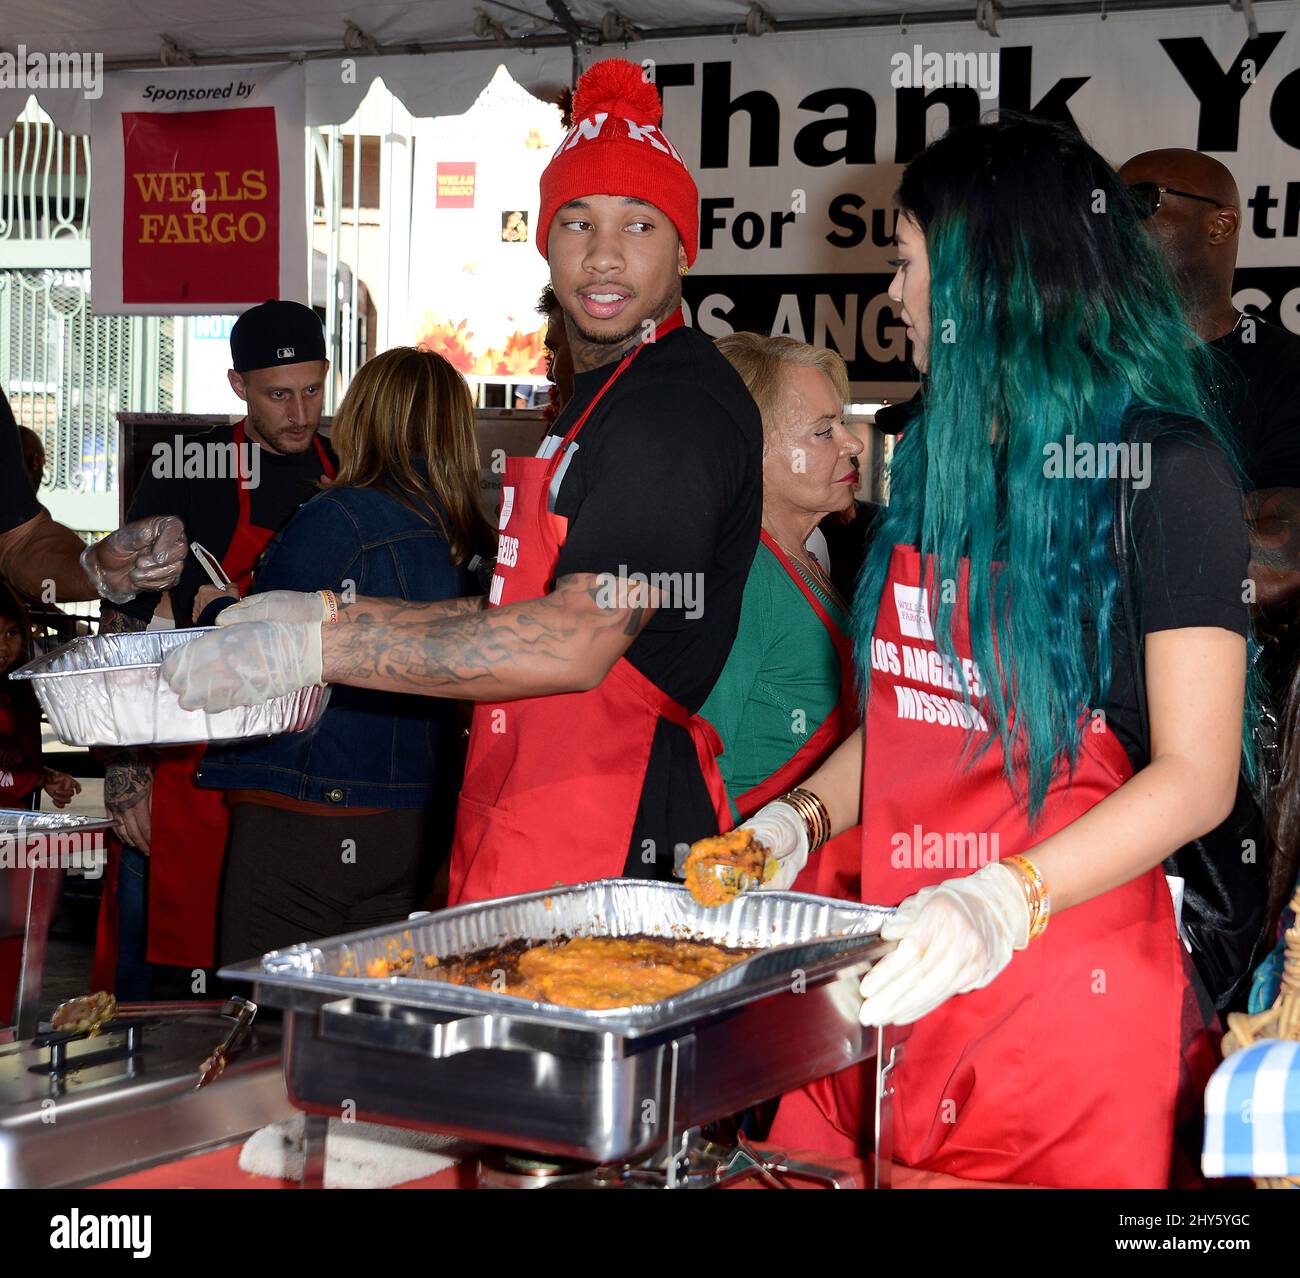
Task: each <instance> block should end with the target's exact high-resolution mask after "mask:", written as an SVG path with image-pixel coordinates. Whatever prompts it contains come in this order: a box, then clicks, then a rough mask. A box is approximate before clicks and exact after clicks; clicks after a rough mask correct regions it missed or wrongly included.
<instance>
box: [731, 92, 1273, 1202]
mask: <svg viewBox="0 0 1300 1278" xmlns="http://www.w3.org/2000/svg"><path fill="white" fill-rule="evenodd" d="M898 202H899V205H900V209H901V215H900V219H899V224H898V235H897V243H898V258H897V261H896V263H895V266H896V269H897V274H896V275H895V277H894V280H893V282H892V284H891V286H890V296H891V297H892V298H893V300H894V303H895V305H896V306H897V307H898V308H899V310H900V312H901V316H902V319H903V321H904V323H905V324H906V325H907V326H908V330H907V331H908V336H909V338H910V339H911V341H912V346H913V353H914V359H915V363H916V365H917V368H918V370H920V371H921V372H923V373H928V385H927V392H926V399H925V404H924V407H923V409H922V411H921V413H920V415H919V417H918V419H917V420H916V421H915V422H914V423H912V424H911V425H910V426H909V429H908V431H907V433H906V435H905V436H904V438H903V440H902V443H901V444H900V445H899V447H898V450H897V452H896V454H895V461H894V471H893V476H892V480H891V490H892V500H891V503H890V506H889V508H888V510H887V512H886V514H885V516H884V517H883V521H882V525H881V527H880V531H879V532H878V534H877V535H876V537H875V538H874V540H873V542H872V546H871V548H870V551H869V554H868V558H867V561H866V564H865V565H864V568H863V573H862V576H861V579H860V581H859V586H858V591H857V594H856V598H855V601H854V607H853V618H852V627H851V628H852V631H853V634H854V639H855V644H856V653H857V660H858V665H859V670H860V679H861V683H862V686H863V687H864V689H865V696H864V708H865V718H864V723H863V727H862V728H861V729H860V730H859V731H857V732H855V733H854V734H853V736H851V737H849V738H848V739H847V740H846V741H845V743H844V744H843V745H842V746H841V747H840V748H839V750H838V751H837V752H836V753H835V754H834V755H832V756H831V757H830V759H829V760H828V761H827V762H826V763H825V764H823V765H822V766H821V767H820V768H819V769H818V770H817V771H816V772H814V773H813V774H812V775H811V776H810V777H808V778H807V779H806V780H805V781H804V782H803V783H802V785H801V786H800V787H798V788H797V789H796V790H795V791H794V792H792V794H791V796H788V797H784V798H782V799H779V800H776V801H775V802H772V803H769V804H768V805H767V806H766V807H765V808H763V809H761V810H760V811H759V812H758V813H756V814H755V816H754V817H753V818H752V819H751V820H750V821H748V822H747V823H746V824H747V825H748V826H749V827H751V828H752V829H753V830H754V831H755V835H756V837H757V838H758V839H759V841H761V842H764V843H766V844H767V846H768V847H769V848H770V849H771V850H772V852H774V853H775V854H776V856H777V858H778V861H779V862H780V863H781V864H782V866H783V874H782V876H781V877H782V878H787V877H788V875H789V872H790V869H792V868H794V867H797V866H798V865H799V864H800V863H802V861H803V860H804V859H805V858H806V856H807V854H808V849H809V847H810V846H815V845H816V844H817V843H818V842H819V841H821V840H823V839H825V838H826V837H828V836H834V835H836V834H838V833H839V832H841V831H843V830H845V829H847V828H849V827H851V826H852V825H853V824H854V823H855V822H857V821H858V820H859V819H861V822H862V827H863V835H862V895H863V899H864V900H867V901H874V902H879V903H882V904H887V905H896V906H897V907H898V909H897V912H896V914H895V915H894V916H893V918H892V920H891V921H890V922H889V923H888V924H887V926H886V935H887V936H889V937H891V938H893V939H895V940H897V941H898V945H897V948H896V949H895V950H894V952H893V953H891V954H889V955H888V956H887V957H886V958H884V959H883V960H882V961H881V962H880V963H878V964H877V965H876V967H875V968H874V969H873V970H872V971H871V972H869V973H868V974H867V976H866V977H865V978H864V980H863V983H862V993H863V995H864V1001H863V1003H862V1007H861V1020H862V1021H863V1023H864V1024H871V1025H876V1024H888V1023H895V1024H903V1023H909V1022H917V1023H916V1024H915V1025H914V1027H913V1030H912V1033H911V1037H910V1038H909V1040H908V1041H907V1043H906V1045H905V1048H904V1054H903V1059H902V1063H901V1065H900V1066H899V1068H898V1073H897V1076H896V1079H895V1082H896V1093H897V1094H896V1097H895V1101H894V1105H895V1149H896V1152H897V1155H898V1157H899V1159H900V1160H901V1161H902V1162H903V1163H905V1164H908V1165H911V1166H914V1167H919V1168H924V1169H929V1170H932V1171H935V1172H942V1173H948V1174H951V1175H955V1176H960V1177H963V1178H967V1179H972V1180H983V1181H1001V1182H1018V1183H1028V1184H1039V1185H1058V1186H1116V1187H1119V1186H1160V1185H1164V1184H1166V1183H1167V1181H1168V1176H1169V1170H1170V1161H1171V1155H1172V1150H1173V1129H1174V1124H1175V1110H1176V1103H1177V1099H1178V1096H1179V1091H1180V1089H1179V1084H1180V1078H1181V1077H1182V1076H1183V1073H1184V1062H1185V1061H1186V1060H1188V1059H1190V1057H1189V1055H1188V1049H1189V1048H1190V1047H1191V1046H1193V1045H1195V1046H1198V1047H1205V1046H1206V1043H1207V1037H1206V1034H1205V1024H1204V1021H1203V1020H1202V1019H1201V1018H1200V1017H1199V1016H1193V1015H1191V1014H1190V1013H1191V1012H1192V1011H1194V1010H1195V999H1194V997H1193V996H1192V986H1191V984H1190V983H1189V971H1190V965H1189V964H1188V963H1187V962H1186V954H1185V951H1184V950H1183V948H1182V946H1181V945H1180V943H1179V940H1178V936H1177V932H1176V921H1175V910H1174V904H1173V901H1172V898H1171V894H1170V892H1169V889H1168V887H1167V886H1166V882H1165V878H1164V875H1163V873H1162V871H1161V863H1162V862H1163V861H1164V859H1165V858H1166V857H1167V856H1169V854H1170V853H1172V852H1173V851H1174V850H1175V849H1177V848H1179V847H1181V846H1182V845H1184V844H1185V843H1187V842H1188V841H1189V840H1191V839H1192V838H1194V837H1196V836H1198V835H1200V834H1203V833H1205V832H1206V831H1208V830H1210V829H1212V828H1214V827H1215V826H1217V825H1218V824H1220V823H1221V822H1222V821H1223V820H1224V819H1225V817H1226V816H1227V814H1228V812H1229V811H1230V809H1231V808H1232V805H1233V801H1234V798H1235V795H1236V792H1237V780H1238V773H1239V768H1240V762H1241V742H1242V724H1243V705H1244V701H1245V678H1246V673H1245V672H1246V633H1247V627H1248V622H1247V610H1246V604H1245V602H1244V600H1243V581H1244V579H1245V577H1246V564H1247V557H1248V547H1247V538H1246V528H1245V525H1244V521H1243V516H1242V501H1241V492H1240V487H1239V484H1238V481H1237V477H1236V472H1235V470H1234V467H1233V465H1232V463H1231V462H1230V460H1229V458H1228V455H1227V453H1226V451H1225V446H1224V443H1223V437H1222V434H1221V431H1220V429H1219V427H1218V426H1217V425H1216V424H1215V423H1214V422H1208V421H1206V420H1205V410H1204V408H1203V399H1202V393H1201V385H1202V377H1203V370H1202V369H1201V368H1200V367H1199V361H1200V359H1201V357H1202V356H1201V352H1200V348H1199V346H1198V344H1196V343H1195V342H1194V341H1193V340H1192V334H1191V333H1190V331H1189V330H1188V328H1187V327H1186V325H1185V323H1184V321H1183V319H1182V318H1181V312H1180V308H1179V305H1178V301H1177V299H1176V297H1175V295H1174V292H1173V290H1172V288H1171V285H1170V283H1169V281H1168V277H1167V276H1166V274H1165V271H1164V268H1163V266H1162V265H1161V263H1160V261H1159V260H1158V258H1157V257H1156V255H1155V250H1154V249H1153V247H1152V245H1151V244H1150V242H1149V239H1148V237H1147V236H1145V235H1143V234H1142V230H1141V227H1140V224H1139V219H1138V215H1137V212H1136V210H1135V208H1134V206H1133V203H1132V200H1131V197H1130V196H1129V195H1128V193H1127V191H1126V189H1125V187H1124V186H1123V184H1122V183H1121V182H1120V181H1119V179H1118V177H1117V176H1116V175H1115V173H1114V172H1113V171H1112V170H1111V168H1110V167H1109V165H1107V164H1106V162H1105V161H1104V160H1103V159H1102V157H1101V156H1100V155H1098V154H1097V152H1096V151H1094V150H1093V149H1092V148H1091V147H1090V146H1088V144H1087V143H1086V142H1085V141H1084V140H1083V139H1082V138H1081V137H1080V136H1079V135H1078V133H1077V132H1075V131H1073V130H1072V129H1068V128H1065V127H1062V126H1058V125H1055V124H1049V123H1046V122H1043V121H1037V120H1032V119H1025V118H1016V117H1009V118H1003V119H1001V120H999V121H998V122H996V123H987V124H980V125H977V126H973V127H968V128H964V129H960V130H955V131H953V132H952V133H950V134H949V135H948V136H947V137H945V138H943V139H941V140H939V141H938V142H936V143H934V144H933V145H932V146H930V147H929V148H928V149H927V150H926V151H924V152H923V153H922V154H921V155H920V156H919V157H917V158H916V159H915V160H914V161H913V162H912V163H911V164H910V165H909V166H908V168H907V170H906V171H905V173H904V175H903V179H902V184H901V187H900V189H899V193H898ZM1121 512H1122V518H1121V517H1120V516H1121ZM1117 522H1118V523H1119V525H1120V526H1121V529H1123V534H1122V535H1124V536H1125V537H1126V538H1127V542H1128V547H1129V549H1128V556H1127V558H1128V560H1129V562H1130V563H1131V565H1132V576H1133V578H1134V583H1133V587H1132V595H1133V599H1134V601H1135V606H1134V607H1133V611H1134V612H1135V613H1136V616H1135V617H1134V618H1133V621H1134V632H1135V633H1136V634H1138V635H1140V636H1141V639H1140V640H1139V642H1140V645H1141V648H1140V651H1141V652H1142V654H1143V657H1144V660H1145V667H1144V668H1145V684H1146V689H1147V702H1148V712H1149V713H1148V716H1147V718H1148V722H1149V725H1150V728H1149V742H1148V740H1146V739H1145V737H1144V734H1143V732H1142V728H1141V722H1142V717H1141V715H1140V714H1139V707H1138V706H1137V704H1136V698H1137V693H1136V691H1135V688H1134V678H1133V672H1134V654H1133V653H1132V652H1131V651H1130V648H1129V644H1128V641H1127V637H1126V636H1127V633H1128V629H1129V626H1128V622H1129V617H1128V613H1127V610H1128V609H1129V608H1130V604H1129V602H1128V600H1127V599H1126V591H1124V590H1122V589H1121V587H1120V581H1119V570H1118V562H1119V561H1118V558H1117V556H1116V553H1115V547H1116V545H1117V544H1119V543H1117V541H1116V525H1117ZM1049 920H1050V921H1051V926H1050V927H1049V926H1048V922H1049ZM1204 1064H1205V1065H1207V1066H1208V1065H1209V1064H1210V1060H1209V1058H1208V1056H1207V1057H1206V1058H1205V1061H1204ZM1206 1073H1208V1069H1207V1070H1206ZM861 1078H862V1075H861V1071H843V1072H841V1073H840V1074H837V1075H833V1076H832V1077H831V1078H828V1079H824V1080H822V1081H821V1082H820V1083H817V1084H814V1085H813V1086H811V1087H809V1088H807V1089H804V1090H803V1091H801V1092H796V1093H793V1094H791V1095H790V1096H787V1097H786V1098H785V1100H784V1101H783V1103H782V1108H781V1111H780V1114H779V1116H778V1119H777V1123H776V1126H775V1128H774V1129H773V1133H772V1140H773V1141H775V1142H776V1143H778V1144H780V1145H782V1146H783V1147H786V1148H805V1149H808V1148H818V1149H821V1150H824V1151H827V1152H832V1153H849V1152H852V1151H853V1150H854V1149H855V1148H857V1147H858V1146H859V1145H860V1144H862V1143H863V1138H864V1135H865V1133H864V1125H866V1124H869V1121H870V1110H871V1105H870V1103H866V1104H864V1103H863V1102H864V1096H863V1094H862V1089H861Z"/></svg>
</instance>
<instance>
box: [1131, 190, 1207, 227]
mask: <svg viewBox="0 0 1300 1278" xmlns="http://www.w3.org/2000/svg"><path fill="white" fill-rule="evenodd" d="M1129 194H1130V195H1131V196H1132V197H1133V203H1134V204H1135V205H1137V213H1138V217H1140V218H1142V219H1143V220H1144V221H1145V220H1146V219H1147V218H1151V217H1155V215H1156V214H1157V213H1158V212H1159V211H1160V201H1161V200H1162V199H1163V198H1164V197H1165V196H1166V195H1180V196H1182V198H1183V199H1185V200H1200V201H1201V203H1202V204H1213V205H1214V207H1215V208H1218V207H1219V201H1218V200H1212V199H1211V198H1210V197H1209V196H1208V195H1196V194H1194V193H1193V192H1191V191H1176V190H1175V189H1174V188H1173V187H1172V186H1161V185H1160V183H1158V182H1134V183H1133V184H1132V185H1131V186H1130V187H1129Z"/></svg>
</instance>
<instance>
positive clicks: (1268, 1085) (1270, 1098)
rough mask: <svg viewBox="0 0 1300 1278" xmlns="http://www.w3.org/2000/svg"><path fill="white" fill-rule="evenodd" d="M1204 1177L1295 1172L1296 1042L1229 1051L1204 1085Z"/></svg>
mask: <svg viewBox="0 0 1300 1278" xmlns="http://www.w3.org/2000/svg"><path fill="white" fill-rule="evenodd" d="M1201 1171H1202V1173H1203V1174H1204V1175H1206V1176H1300V1043H1290V1042H1282V1041H1270V1042H1264V1043H1255V1044H1254V1045H1253V1046H1251V1047H1245V1048H1242V1050H1241V1051H1239V1052H1234V1053H1233V1054H1232V1055H1231V1056H1229V1057H1228V1059H1227V1060H1225V1061H1224V1062H1223V1064H1222V1065H1220V1066H1219V1068H1218V1069H1216V1070H1215V1071H1214V1075H1213V1077H1212V1078H1211V1079H1210V1085H1209V1086H1208V1087H1207V1088H1206V1089H1205V1148H1204V1150H1203V1151H1202V1153H1201Z"/></svg>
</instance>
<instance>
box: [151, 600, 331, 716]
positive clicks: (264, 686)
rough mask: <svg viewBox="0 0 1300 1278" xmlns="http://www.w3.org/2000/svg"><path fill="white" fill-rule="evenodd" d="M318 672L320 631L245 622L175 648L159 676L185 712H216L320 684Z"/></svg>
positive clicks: (319, 670) (305, 627)
mask: <svg viewBox="0 0 1300 1278" xmlns="http://www.w3.org/2000/svg"><path fill="white" fill-rule="evenodd" d="M322 666H323V661H322V657H321V635H320V626H318V625H291V624H289V623H286V622H283V621H250V622H249V623H248V624H247V625H245V626H232V627H228V628H227V629H225V630H214V631H213V632H212V633H211V634H206V635H201V636H200V637H199V638H197V639H192V640H191V641H190V642H189V643H187V644H185V645H184V646H182V647H180V648H174V649H173V650H172V651H171V652H170V653H168V655H167V659H166V660H165V661H164V662H163V665H162V674H163V678H164V679H166V680H167V683H168V686H169V687H170V688H171V689H172V691H173V692H175V693H178V694H179V696H180V701H181V706H182V707H183V708H184V709H186V710H207V711H209V712H216V711H218V710H229V709H230V708H231V706H254V705H258V704H259V703H260V702H263V701H270V700H271V699H272V698H273V697H282V696H284V695H285V694H286V693H290V692H296V691H297V690H298V689H299V688H307V687H310V686H311V685H312V684H316V683H322V682H324V681H323V680H322V678H321V671H322Z"/></svg>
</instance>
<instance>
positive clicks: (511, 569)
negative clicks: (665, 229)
mask: <svg viewBox="0 0 1300 1278" xmlns="http://www.w3.org/2000/svg"><path fill="white" fill-rule="evenodd" d="M681 323H682V315H681V312H680V311H677V312H675V313H674V314H673V315H672V316H671V317H669V319H667V320H665V321H664V323H662V324H661V325H659V327H658V330H657V332H656V334H655V337H656V339H659V338H662V337H664V336H665V335H666V334H667V333H669V332H671V331H672V330H673V329H675V328H677V327H679V326H680V325H681ZM645 348H646V344H645V343H641V344H640V345H638V346H637V347H636V348H635V349H634V350H632V351H631V352H630V353H629V354H628V355H626V356H625V357H624V358H623V360H622V361H621V362H620V363H619V365H618V367H617V368H616V369H615V370H614V372H613V373H612V374H611V375H610V377H609V379H608V380H607V381H606V382H605V384H604V385H603V386H602V387H601V389H600V390H599V392H597V394H596V396H595V397H594V398H593V399H592V401H591V403H590V404H589V405H588V406H587V408H586V409H585V410H584V411H583V413H582V414H581V416H580V417H579V418H578V420H577V421H576V422H574V424H573V426H572V427H571V428H570V430H569V432H568V434H567V435H565V437H564V439H563V440H562V441H561V443H560V446H559V447H558V448H557V449H556V451H555V453H554V454H553V456H551V457H549V458H544V457H510V458H507V459H506V472H505V476H504V479H503V483H502V490H501V515H500V522H499V533H500V543H499V547H498V552H497V566H496V573H495V575H494V576H493V579H492V591H491V593H490V595H489V601H488V607H489V608H492V607H503V606H505V605H506V604H511V603H518V602H520V601H524V600H529V599H539V598H541V597H542V596H543V595H544V594H546V593H547V592H548V591H549V590H550V589H551V586H552V578H553V577H554V574H555V565H556V563H557V561H558V559H559V554H560V548H561V547H562V546H563V544H564V538H565V533H566V531H567V528H568V521H567V520H566V519H565V518H563V517H562V516H559V515H555V514H552V513H551V512H550V511H549V510H548V509H547V496H548V492H549V489H550V485H551V480H552V478H553V477H554V475H555V472H556V469H557V468H558V467H559V465H560V463H561V462H562V460H563V458H564V455H565V451H566V450H567V449H568V447H569V445H570V443H572V442H573V440H574V439H575V438H576V437H577V435H578V433H579V431H581V430H582V428H583V426H584V425H585V423H586V421H587V418H588V417H589V416H590V414H591V411H592V409H594V408H595V407H596V405H597V404H598V403H599V402H600V399H601V397H602V396H603V395H604V394H605V392H606V391H607V390H608V389H609V388H610V386H612V385H613V384H614V381H615V380H616V379H617V378H619V377H620V376H622V374H623V373H624V371H625V370H626V369H627V367H628V365H629V364H630V363H631V362H632V360H633V359H635V358H636V357H637V356H638V355H639V354H640V353H641V352H642V351H643V350H645ZM661 718H663V719H669V720H671V721H672V722H673V723H676V724H679V725H680V726H681V727H683V728H685V729H686V730H687V731H688V732H689V733H690V734H691V739H692V741H693V742H694V745H695V751H696V756H697V758H698V760H699V764H700V771H701V772H702V773H703V776H704V780H705V784H706V786H707V787H708V791H709V797H710V798H711V799H712V801H713V807H714V812H715V814H716V816H717V818H718V828H719V829H720V830H726V829H729V828H730V825H731V819H730V812H729V809H728V807H727V799H726V791H725V788H724V786H723V782H722V774H721V772H719V770H718V763H717V755H718V754H719V753H721V750H722V743H721V741H720V740H719V739H718V735H717V733H716V732H715V731H714V730H713V728H712V727H711V726H710V725H709V724H708V723H707V722H706V721H705V720H703V719H701V718H700V717H699V716H698V715H692V714H690V713H689V712H688V711H687V710H686V709H685V708H684V707H683V706H681V705H679V704H678V703H677V702H676V701H674V700H673V699H672V698H671V697H669V696H668V694H667V693H665V692H664V691H663V690H662V689H660V688H658V687H657V686H656V685H655V684H653V683H652V682H651V681H650V680H649V679H647V678H646V677H645V675H643V674H642V673H641V672H640V671H639V670H637V669H636V667H635V666H633V665H632V663H631V662H630V661H628V660H627V658H626V657H620V658H619V660H618V661H617V662H616V663H615V665H614V667H613V668H612V669H611V670H610V672H609V674H608V675H606V676H605V678H604V680H603V681H602V682H601V683H600V684H599V685H598V686H597V687H595V688H592V689H591V690H590V691H587V692H567V693H559V694H557V695H555V696H549V697H527V698H523V699H520V700H518V701H505V702H493V703H489V702H479V703H477V704H476V705H475V707H474V720H473V725H472V727H471V729H470V739H469V754H468V758H467V759H466V763H465V783H464V786H463V788H462V789H461V794H460V805H459V808H458V810H457V814H456V837H455V841H454V842H453V844H452V854H451V869H450V888H449V895H448V904H450V905H456V904H459V903H461V902H464V901H482V900H487V899H489V898H491V897H497V896H509V895H513V894H515V893H519V892H531V891H535V890H538V889H541V888H547V887H551V886H553V885H554V884H555V883H556V882H564V883H584V882H589V881H590V880H592V879H602V878H611V877H616V876H619V875H621V874H622V873H623V869H624V865H625V864H626V861H627V857H628V847H629V844H630V843H631V839H632V830H633V826H634V824H635V821H636V814H637V809H638V806H639V804H640V800H641V789H642V786H643V784H644V781H645V774H646V768H647V765H648V764H649V761H650V747H651V744H652V743H653V741H654V735H655V730H656V728H657V727H658V724H659V720H660V719H661ZM653 851H655V852H657V853H658V854H659V857H660V858H661V859H662V858H663V857H664V856H665V854H666V853H667V852H670V851H671V849H662V848H660V849H653Z"/></svg>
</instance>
